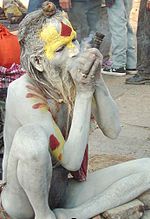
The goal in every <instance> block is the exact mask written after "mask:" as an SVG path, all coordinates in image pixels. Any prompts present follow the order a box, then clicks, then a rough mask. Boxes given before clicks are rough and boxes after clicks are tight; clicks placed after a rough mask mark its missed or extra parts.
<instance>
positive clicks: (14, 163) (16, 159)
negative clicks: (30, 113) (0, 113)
mask: <svg viewBox="0 0 150 219" xmlns="http://www.w3.org/2000/svg"><path fill="white" fill-rule="evenodd" d="M7 169H8V170H7V184H6V186H5V188H4V190H3V192H2V205H3V207H4V209H5V210H6V212H7V213H8V214H9V215H10V216H11V217H12V218H16V219H22V218H23V219H29V218H30V219H31V218H33V215H34V214H35V219H55V216H54V214H53V212H52V211H51V210H50V208H49V206H48V195H49V188H50V181H51V175H52V164H51V158H50V155H49V151H48V136H47V135H46V133H45V131H44V129H43V128H42V127H40V126H38V125H26V126H23V127H21V128H19V129H18V131H17V132H16V135H15V137H14V140H13V144H12V148H11V151H10V155H9V159H8V168H7Z"/></svg>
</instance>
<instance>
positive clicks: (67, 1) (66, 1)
mask: <svg viewBox="0 0 150 219" xmlns="http://www.w3.org/2000/svg"><path fill="white" fill-rule="evenodd" d="M59 5H60V7H61V8H62V9H64V10H65V11H69V10H70V8H71V0H59Z"/></svg>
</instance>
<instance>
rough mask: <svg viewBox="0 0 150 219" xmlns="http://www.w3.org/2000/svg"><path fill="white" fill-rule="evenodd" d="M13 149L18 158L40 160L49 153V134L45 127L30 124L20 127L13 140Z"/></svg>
mask: <svg viewBox="0 0 150 219" xmlns="http://www.w3.org/2000/svg"><path fill="white" fill-rule="evenodd" d="M13 150H15V154H17V156H18V159H27V160H28V159H32V160H39V159H40V157H41V158H45V156H47V155H49V153H48V136H47V134H46V132H45V130H44V128H43V127H41V126H40V125H38V124H29V125H24V126H22V127H20V128H19V129H18V130H17V132H16V134H15V137H14V140H13Z"/></svg>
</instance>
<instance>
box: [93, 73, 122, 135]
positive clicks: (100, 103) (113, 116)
mask: <svg viewBox="0 0 150 219" xmlns="http://www.w3.org/2000/svg"><path fill="white" fill-rule="evenodd" d="M94 98H95V109H94V112H95V116H96V120H97V123H98V125H99V127H100V129H101V130H102V132H103V133H104V135H106V136H107V137H109V138H112V139H114V138H116V137H117V136H118V134H119V132H120V121H119V113H118V109H117V106H116V103H115V101H114V100H113V99H112V97H111V95H110V92H109V90H108V88H107V87H106V85H105V82H104V80H103V78H102V76H100V78H99V79H98V80H97V81H96V90H95V93H94Z"/></svg>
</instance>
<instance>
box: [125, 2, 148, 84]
mask: <svg viewBox="0 0 150 219" xmlns="http://www.w3.org/2000/svg"><path fill="white" fill-rule="evenodd" d="M146 3H147V1H146V0H141V4H140V10H139V19H138V28H137V70H138V74H136V75H134V76H133V77H130V78H127V79H126V83H127V84H134V85H140V84H150V59H149V58H148V57H150V12H149V11H148V10H147V9H146Z"/></svg>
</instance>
